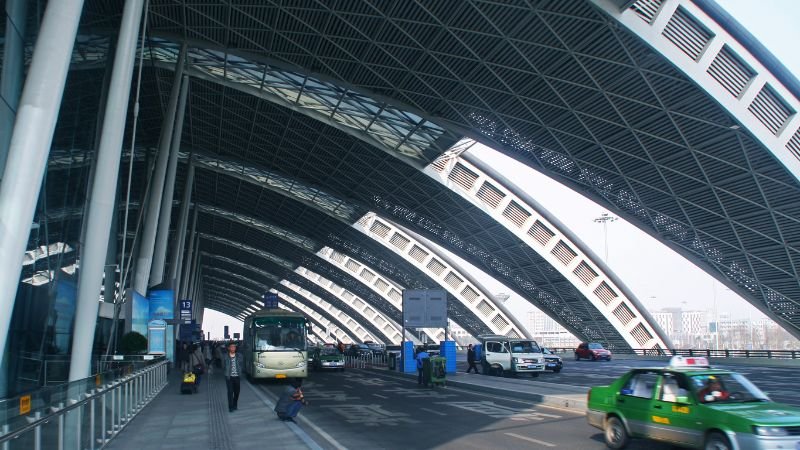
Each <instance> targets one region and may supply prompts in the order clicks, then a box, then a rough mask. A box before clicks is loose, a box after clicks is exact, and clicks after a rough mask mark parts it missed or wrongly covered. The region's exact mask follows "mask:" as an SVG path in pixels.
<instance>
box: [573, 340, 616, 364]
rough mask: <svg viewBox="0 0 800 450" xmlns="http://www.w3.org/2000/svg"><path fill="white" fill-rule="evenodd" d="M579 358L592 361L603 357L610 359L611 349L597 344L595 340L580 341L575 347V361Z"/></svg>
mask: <svg viewBox="0 0 800 450" xmlns="http://www.w3.org/2000/svg"><path fill="white" fill-rule="evenodd" d="M580 359H591V360H592V361H597V360H599V359H605V360H606V361H611V351H610V350H606V349H605V348H604V347H603V344H598V343H597V342H581V343H580V344H579V345H578V348H576V349H575V361H578V360H580Z"/></svg>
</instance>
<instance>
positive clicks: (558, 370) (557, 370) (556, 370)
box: [553, 367, 561, 373]
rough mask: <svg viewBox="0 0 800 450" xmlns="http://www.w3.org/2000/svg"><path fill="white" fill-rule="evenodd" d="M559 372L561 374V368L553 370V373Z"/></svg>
mask: <svg viewBox="0 0 800 450" xmlns="http://www.w3.org/2000/svg"><path fill="white" fill-rule="evenodd" d="M558 372H561V368H560V367H556V368H555V369H553V373H558Z"/></svg>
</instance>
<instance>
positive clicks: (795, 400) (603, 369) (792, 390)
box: [456, 354, 800, 406]
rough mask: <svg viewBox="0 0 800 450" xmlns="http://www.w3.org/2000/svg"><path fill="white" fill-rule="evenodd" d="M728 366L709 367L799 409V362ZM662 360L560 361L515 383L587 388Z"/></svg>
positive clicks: (658, 364)
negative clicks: (554, 368) (741, 377)
mask: <svg viewBox="0 0 800 450" xmlns="http://www.w3.org/2000/svg"><path fill="white" fill-rule="evenodd" d="M466 358H467V357H466V354H464V355H461V354H459V361H458V363H457V364H456V366H457V368H458V370H459V371H466V370H467V363H466ZM756 364H757V363H756V360H754V362H753V365H730V364H714V365H713V367H715V368H720V369H727V370H732V371H736V372H739V373H741V374H743V375H744V376H746V377H747V378H748V379H749V380H750V381H752V382H753V383H754V384H755V385H756V386H758V388H759V389H761V390H762V391H764V392H766V393H767V395H769V397H770V398H771V399H772V400H774V401H776V402H781V403H786V404H790V405H794V406H800V386H798V385H796V384H795V383H797V371H798V369H800V361H798V362H797V365H795V366H791V367H789V366H787V367H770V366H764V365H756ZM666 365H667V362H666V361H661V360H646V359H612V360H611V361H588V360H580V361H575V360H574V359H572V358H564V368H563V369H562V370H561V372H559V373H552V372H547V373H545V374H542V375H540V376H539V377H537V378H527V377H519V380H520V381H522V382H524V381H535V382H546V383H557V384H562V385H570V386H580V387H587V388H588V387H591V386H601V385H605V384H609V383H611V382H612V381H614V380H615V379H617V378H618V377H619V376H620V375H622V374H624V373H626V372H627V371H629V370H630V369H633V368H638V367H663V366H666Z"/></svg>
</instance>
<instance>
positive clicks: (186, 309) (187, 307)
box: [180, 300, 192, 323]
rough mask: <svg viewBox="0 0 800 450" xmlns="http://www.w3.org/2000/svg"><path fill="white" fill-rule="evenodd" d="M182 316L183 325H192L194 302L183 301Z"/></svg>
mask: <svg viewBox="0 0 800 450" xmlns="http://www.w3.org/2000/svg"><path fill="white" fill-rule="evenodd" d="M180 314H181V316H180V319H181V322H182V323H192V300H181V311H180Z"/></svg>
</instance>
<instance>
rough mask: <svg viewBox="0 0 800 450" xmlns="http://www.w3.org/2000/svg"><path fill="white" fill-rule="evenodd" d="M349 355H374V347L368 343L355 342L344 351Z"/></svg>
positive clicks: (357, 356) (361, 356)
mask: <svg viewBox="0 0 800 450" xmlns="http://www.w3.org/2000/svg"><path fill="white" fill-rule="evenodd" d="M344 354H345V355H347V356H354V357H356V358H363V357H368V356H372V349H371V348H369V345H367V344H353V345H351V346H350V347H348V348H347V350H345V352H344Z"/></svg>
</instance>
